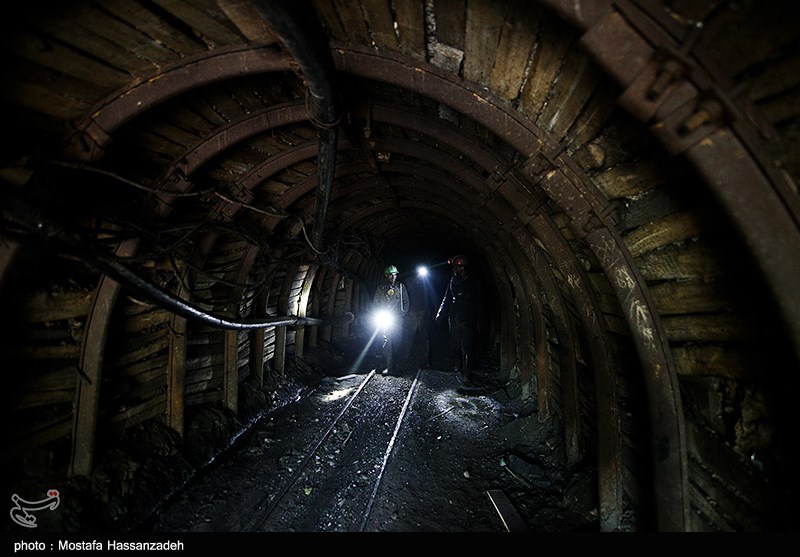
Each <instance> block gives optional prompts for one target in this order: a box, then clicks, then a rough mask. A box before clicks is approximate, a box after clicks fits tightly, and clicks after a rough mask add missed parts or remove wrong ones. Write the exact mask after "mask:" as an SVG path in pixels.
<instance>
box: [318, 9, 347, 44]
mask: <svg viewBox="0 0 800 557" xmlns="http://www.w3.org/2000/svg"><path fill="white" fill-rule="evenodd" d="M311 3H312V4H313V6H314V11H315V12H316V13H317V17H318V18H319V20H320V23H322V25H323V27H325V28H326V29H327V30H328V31H329V32H330V34H331V36H332V37H333V38H334V39H343V38H344V37H345V30H344V27H343V26H342V21H341V19H339V11H338V10H337V9H336V8H335V7H334V5H333V4H332V3H331V2H330V0H311Z"/></svg>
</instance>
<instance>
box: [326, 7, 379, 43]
mask: <svg viewBox="0 0 800 557" xmlns="http://www.w3.org/2000/svg"><path fill="white" fill-rule="evenodd" d="M329 1H330V0H329ZM332 2H333V4H334V6H335V8H336V11H337V12H339V19H340V20H341V21H342V28H343V30H344V33H345V37H344V38H345V40H346V41H348V42H352V43H356V44H367V45H368V44H370V43H371V42H372V39H371V37H370V36H369V30H368V29H367V23H366V20H365V18H364V14H363V13H361V10H360V9H358V8H359V7H360V6H358V5H357V3H356V2H353V1H352V0H332Z"/></svg>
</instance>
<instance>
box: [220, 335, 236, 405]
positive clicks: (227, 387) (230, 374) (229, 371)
mask: <svg viewBox="0 0 800 557" xmlns="http://www.w3.org/2000/svg"><path fill="white" fill-rule="evenodd" d="M224 352H225V356H224V363H223V366H224V369H223V372H222V373H223V392H224V394H223V402H224V403H225V406H226V407H228V408H229V409H230V410H231V411H232V412H233V413H234V414H236V413H237V411H238V410H237V408H238V394H239V332H238V331H235V330H232V331H231V330H226V331H225V348H224Z"/></svg>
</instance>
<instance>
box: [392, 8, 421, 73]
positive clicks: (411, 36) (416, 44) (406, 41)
mask: <svg viewBox="0 0 800 557" xmlns="http://www.w3.org/2000/svg"><path fill="white" fill-rule="evenodd" d="M424 4H425V3H424V1H423V0H405V1H404V2H395V3H394V9H395V15H396V17H397V32H398V44H399V47H400V52H402V53H403V54H405V55H407V56H410V57H411V58H415V59H417V60H425V53H426V48H425V6H424Z"/></svg>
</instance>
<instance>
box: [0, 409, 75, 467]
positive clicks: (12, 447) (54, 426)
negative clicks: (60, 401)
mask: <svg viewBox="0 0 800 557" xmlns="http://www.w3.org/2000/svg"><path fill="white" fill-rule="evenodd" d="M69 432H70V418H69V416H59V417H57V418H55V419H53V420H52V421H50V422H48V423H46V424H36V425H35V426H33V427H31V428H29V429H16V430H15V431H14V437H12V438H10V439H9V440H8V442H7V444H6V445H5V446H4V447H3V451H2V452H0V459H2V460H3V461H7V460H10V459H12V458H15V457H19V456H21V455H24V454H26V453H28V454H30V451H31V449H33V448H36V447H41V446H43V445H46V444H47V443H51V442H53V441H57V440H59V439H63V438H64V437H66V436H68V435H69Z"/></svg>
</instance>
